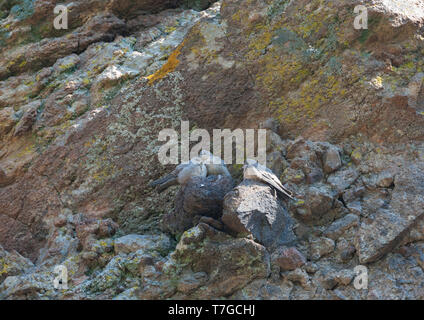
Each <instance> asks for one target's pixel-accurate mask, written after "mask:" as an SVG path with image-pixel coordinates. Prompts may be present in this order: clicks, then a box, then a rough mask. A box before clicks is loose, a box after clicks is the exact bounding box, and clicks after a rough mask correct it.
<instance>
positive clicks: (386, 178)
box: [376, 171, 394, 188]
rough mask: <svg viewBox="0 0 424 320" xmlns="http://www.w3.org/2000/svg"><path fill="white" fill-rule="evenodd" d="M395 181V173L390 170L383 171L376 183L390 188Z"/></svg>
mask: <svg viewBox="0 0 424 320" xmlns="http://www.w3.org/2000/svg"><path fill="white" fill-rule="evenodd" d="M393 181H394V177H393V174H392V173H391V172H389V171H383V172H381V173H380V174H379V175H378V176H377V178H376V185H377V186H378V187H381V188H389V187H390V186H391V185H392V184H393Z"/></svg>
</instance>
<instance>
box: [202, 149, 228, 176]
mask: <svg viewBox="0 0 424 320" xmlns="http://www.w3.org/2000/svg"><path fill="white" fill-rule="evenodd" d="M200 160H201V161H202V163H204V164H205V165H206V169H207V170H208V176H219V175H221V176H227V177H231V174H230V172H229V171H228V169H227V166H226V165H225V162H224V160H222V159H221V158H220V157H217V156H214V155H213V154H212V153H210V152H209V151H207V150H202V151H200Z"/></svg>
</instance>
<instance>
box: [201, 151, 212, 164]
mask: <svg viewBox="0 0 424 320" xmlns="http://www.w3.org/2000/svg"><path fill="white" fill-rule="evenodd" d="M200 159H201V160H202V162H203V163H209V162H211V161H212V159H213V155H212V153H210V152H209V151H207V150H202V151H200Z"/></svg>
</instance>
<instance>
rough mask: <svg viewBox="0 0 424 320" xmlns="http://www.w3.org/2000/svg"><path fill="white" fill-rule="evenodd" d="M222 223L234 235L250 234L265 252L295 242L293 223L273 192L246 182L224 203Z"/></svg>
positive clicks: (269, 188)
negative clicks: (262, 246) (263, 247)
mask: <svg viewBox="0 0 424 320" xmlns="http://www.w3.org/2000/svg"><path fill="white" fill-rule="evenodd" d="M222 222H223V223H224V224H225V226H226V227H227V228H228V229H229V230H230V231H231V232H232V233H234V234H243V235H247V234H251V235H252V236H253V237H254V238H255V239H256V240H257V241H258V242H259V243H261V244H263V245H264V246H265V247H267V248H271V249H273V248H276V247H278V246H281V245H289V244H291V243H292V242H293V241H294V240H295V236H294V233H293V231H292V226H293V220H292V219H291V217H290V216H289V214H288V212H287V209H286V205H285V204H284V202H283V201H282V200H281V199H280V198H278V196H277V194H276V192H275V190H273V189H272V188H271V187H270V186H268V185H266V184H263V183H261V182H257V181H251V180H245V181H243V182H242V183H241V184H240V185H239V186H237V187H236V188H235V189H234V190H233V191H231V192H230V193H228V194H227V195H226V196H225V199H224V210H223V214H222Z"/></svg>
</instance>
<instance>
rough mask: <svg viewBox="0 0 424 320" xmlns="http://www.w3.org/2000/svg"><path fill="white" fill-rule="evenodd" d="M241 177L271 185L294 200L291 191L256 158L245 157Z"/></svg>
mask: <svg viewBox="0 0 424 320" xmlns="http://www.w3.org/2000/svg"><path fill="white" fill-rule="evenodd" d="M243 170H244V171H243V178H244V179H245V180H256V181H260V182H264V183H266V184H268V185H270V186H272V187H273V188H274V189H276V190H277V191H279V192H281V193H282V194H284V195H285V196H286V197H289V198H290V199H292V200H294V196H293V193H292V192H291V191H289V190H288V189H287V188H286V187H284V186H283V184H282V183H281V181H280V179H278V178H277V176H276V175H275V174H274V173H273V172H272V171H271V170H270V169H268V168H267V167H265V166H263V165H261V164H260V163H259V162H257V161H256V160H252V159H247V160H246V163H245V165H244V166H243Z"/></svg>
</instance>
